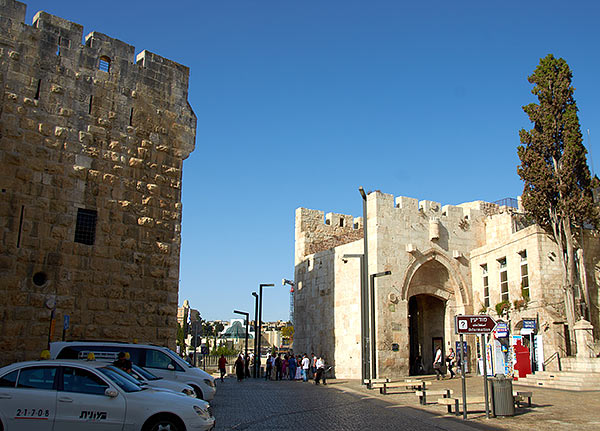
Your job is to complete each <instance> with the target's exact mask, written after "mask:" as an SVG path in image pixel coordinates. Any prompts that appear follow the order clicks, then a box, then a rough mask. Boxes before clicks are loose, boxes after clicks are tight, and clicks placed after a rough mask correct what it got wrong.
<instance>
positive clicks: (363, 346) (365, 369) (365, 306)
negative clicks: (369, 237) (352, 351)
mask: <svg viewBox="0 0 600 431" xmlns="http://www.w3.org/2000/svg"><path fill="white" fill-rule="evenodd" d="M355 257H357V258H359V259H360V352H361V363H362V368H361V383H360V384H361V385H364V384H365V380H366V379H367V378H368V376H369V375H370V372H371V370H370V362H369V352H370V347H369V324H368V319H369V289H368V288H367V286H366V285H365V276H364V272H365V268H364V265H363V259H364V256H363V255H362V254H345V255H343V256H342V259H349V258H355Z"/></svg>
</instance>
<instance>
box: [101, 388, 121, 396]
mask: <svg viewBox="0 0 600 431" xmlns="http://www.w3.org/2000/svg"><path fill="white" fill-rule="evenodd" d="M104 395H106V396H107V397H111V398H116V397H117V395H119V393H118V392H117V391H115V390H114V389H111V388H108V389H106V390H105V391H104Z"/></svg>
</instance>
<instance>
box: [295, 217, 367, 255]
mask: <svg viewBox="0 0 600 431" xmlns="http://www.w3.org/2000/svg"><path fill="white" fill-rule="evenodd" d="M362 237H363V219H362V217H353V216H351V215H347V214H338V213H327V214H326V215H325V212H324V211H319V210H311V209H308V208H298V209H296V259H297V260H298V259H300V260H301V259H302V258H304V256H306V255H309V254H313V253H317V252H319V251H323V250H328V249H330V248H333V247H337V246H338V245H342V244H347V243H349V242H352V241H356V240H358V239H360V238H362Z"/></svg>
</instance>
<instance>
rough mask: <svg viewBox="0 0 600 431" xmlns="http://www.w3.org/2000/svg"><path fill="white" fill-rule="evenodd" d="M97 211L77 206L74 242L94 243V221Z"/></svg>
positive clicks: (96, 217)
mask: <svg viewBox="0 0 600 431" xmlns="http://www.w3.org/2000/svg"><path fill="white" fill-rule="evenodd" d="M97 219H98V211H96V210H87V209H83V208H77V223H76V225H75V242H78V243H81V244H86V245H94V241H95V239H96V221H97Z"/></svg>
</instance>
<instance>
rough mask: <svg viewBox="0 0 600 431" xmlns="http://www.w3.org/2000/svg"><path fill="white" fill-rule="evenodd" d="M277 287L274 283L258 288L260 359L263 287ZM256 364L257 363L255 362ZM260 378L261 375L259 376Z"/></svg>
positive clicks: (262, 284) (257, 337)
mask: <svg viewBox="0 0 600 431" xmlns="http://www.w3.org/2000/svg"><path fill="white" fill-rule="evenodd" d="M273 286H275V285H274V284H273V283H270V284H264V283H261V284H260V285H259V288H258V335H257V336H256V340H257V342H258V357H259V359H260V343H261V336H262V292H263V287H273ZM255 363H256V361H255ZM258 372H260V368H259V369H258ZM259 377H260V375H259Z"/></svg>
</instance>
